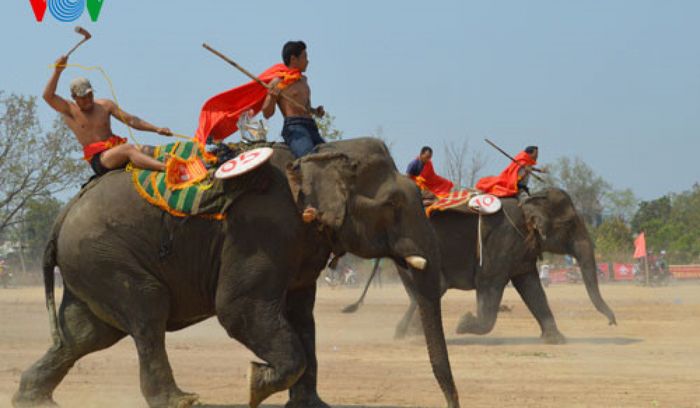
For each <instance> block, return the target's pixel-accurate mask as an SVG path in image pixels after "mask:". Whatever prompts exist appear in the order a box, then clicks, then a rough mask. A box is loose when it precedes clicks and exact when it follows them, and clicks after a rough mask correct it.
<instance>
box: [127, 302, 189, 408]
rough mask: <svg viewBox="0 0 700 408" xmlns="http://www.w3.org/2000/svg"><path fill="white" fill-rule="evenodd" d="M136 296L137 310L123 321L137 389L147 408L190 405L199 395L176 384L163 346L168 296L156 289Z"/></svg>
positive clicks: (185, 407)
mask: <svg viewBox="0 0 700 408" xmlns="http://www.w3.org/2000/svg"><path fill="white" fill-rule="evenodd" d="M140 296H141V297H140V299H139V305H138V306H137V308H138V310H139V312H138V313H137V314H135V315H133V314H132V315H130V316H128V317H125V319H126V321H125V323H123V324H124V325H125V326H126V327H127V330H128V331H129V334H130V335H131V337H132V338H133V339H134V344H135V345H136V351H137V353H138V357H139V378H140V383H141V393H142V394H143V396H144V398H145V399H146V402H147V403H148V406H149V407H151V408H166V407H167V408H187V407H190V406H192V405H194V404H195V403H196V402H197V400H198V399H199V397H198V396H197V394H192V393H186V392H184V391H182V390H180V388H178V386H177V384H176V383H175V378H174V377H173V370H172V367H171V366H170V361H169V360H168V354H167V351H166V349H165V331H166V324H167V317H168V311H169V301H168V297H167V295H166V294H165V293H163V291H160V290H158V291H153V292H149V293H141V294H140ZM132 307H133V306H132ZM122 316H124V314H122Z"/></svg>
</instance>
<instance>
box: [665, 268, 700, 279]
mask: <svg viewBox="0 0 700 408" xmlns="http://www.w3.org/2000/svg"><path fill="white" fill-rule="evenodd" d="M669 271H670V272H671V275H673V277H674V278H676V279H700V265H671V266H670V267H669Z"/></svg>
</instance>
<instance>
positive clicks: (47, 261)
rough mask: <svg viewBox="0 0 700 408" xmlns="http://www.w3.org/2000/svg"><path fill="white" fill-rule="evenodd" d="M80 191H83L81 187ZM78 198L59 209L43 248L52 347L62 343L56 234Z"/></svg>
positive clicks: (78, 196) (45, 291)
mask: <svg viewBox="0 0 700 408" xmlns="http://www.w3.org/2000/svg"><path fill="white" fill-rule="evenodd" d="M82 191H85V188H83V190H81V193H82ZM79 198H80V194H78V195H77V196H75V197H73V199H71V200H70V201H69V202H68V204H66V206H65V207H64V208H63V210H61V212H60V213H59V214H58V217H57V218H56V220H55V221H54V224H53V228H52V230H51V235H50V237H49V241H48V242H47V243H46V248H44V259H43V273H44V293H45V297H46V310H47V311H48V313H49V326H50V327H51V338H52V339H53V344H54V347H60V346H61V344H62V339H63V335H62V333H61V327H60V326H59V324H58V316H57V314H56V297H55V294H54V283H55V282H54V281H55V275H54V270H55V269H56V266H57V265H58V260H57V259H58V235H59V232H60V231H61V226H63V221H64V220H65V219H66V216H67V215H68V212H69V210H70V209H71V208H72V207H73V205H74V204H75V203H76V202H77V201H78V199H79Z"/></svg>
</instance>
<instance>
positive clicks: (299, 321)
mask: <svg viewBox="0 0 700 408" xmlns="http://www.w3.org/2000/svg"><path fill="white" fill-rule="evenodd" d="M315 301H316V285H314V286H312V287H309V288H306V289H301V290H295V291H290V292H288V293H287V318H288V319H289V323H290V324H291V325H292V328H293V330H294V331H296V333H297V335H298V336H299V339H301V343H302V347H303V348H304V354H305V355H306V370H304V374H302V376H301V377H300V378H299V380H297V382H296V383H295V384H294V385H292V387H291V388H290V389H289V402H287V404H286V405H285V407H286V408H302V407H308V408H330V406H329V405H328V404H326V403H325V402H323V401H322V400H321V398H320V397H319V396H318V391H317V388H316V387H317V379H318V362H317V360H316V323H315V322H314V314H313V312H314V303H315Z"/></svg>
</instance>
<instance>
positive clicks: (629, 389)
mask: <svg viewBox="0 0 700 408" xmlns="http://www.w3.org/2000/svg"><path fill="white" fill-rule="evenodd" d="M42 292H43V291H42V289H41V288H28V289H27V288H25V289H9V290H2V289H0V407H7V406H10V397H11V395H12V393H13V392H14V391H15V390H16V388H17V385H18V379H19V375H20V372H21V370H22V369H24V368H26V367H27V366H29V365H30V364H31V363H32V362H34V361H35V360H36V359H37V358H38V357H39V356H40V355H41V354H43V352H44V351H45V350H46V348H47V347H48V346H49V331H48V319H47V316H46V312H45V309H44V304H43V293H42ZM358 293H359V289H339V290H332V289H328V288H324V289H321V290H320V292H319V299H318V301H317V311H316V316H317V326H318V356H319V365H320V373H319V377H320V378H319V390H320V393H321V395H322V397H323V398H324V399H325V400H326V401H327V402H328V403H330V404H332V405H334V406H341V407H346V406H347V407H361V406H372V407H375V406H376V407H386V408H389V407H423V406H426V407H439V406H443V398H442V394H441V393H440V390H439V389H438V386H437V384H436V382H435V380H434V379H433V376H432V373H431V370H430V366H429V364H428V361H427V352H426V350H425V346H424V344H423V340H422V339H420V338H414V339H412V340H406V341H398V342H396V341H393V340H392V336H393V330H394V325H395V323H396V322H397V321H398V319H399V317H400V316H401V314H402V313H403V310H404V308H405V305H406V304H407V299H406V295H405V294H404V292H403V289H402V288H401V287H399V286H392V287H385V288H384V289H372V290H371V291H370V294H369V297H368V300H367V302H366V305H365V306H364V308H363V309H361V310H360V312H358V313H357V314H355V315H344V314H341V313H339V310H340V309H341V307H342V306H344V305H346V304H348V303H350V302H352V301H353V300H354V299H355V297H356V296H357V294H358ZM547 293H548V295H549V298H550V303H551V304H552V308H553V311H554V314H555V316H556V317H557V319H558V323H559V328H560V330H561V331H562V332H563V333H564V334H565V335H566V336H567V337H568V340H569V343H568V344H566V345H563V346H549V345H544V344H541V343H540V341H539V339H538V336H539V329H538V328H537V325H536V323H535V321H534V319H533V318H532V317H531V316H530V314H529V312H527V310H526V308H525V306H524V305H523V303H522V302H521V301H520V300H519V299H518V298H517V294H516V293H515V291H514V290H513V289H512V288H509V289H507V290H506V295H505V298H504V303H505V304H506V305H509V306H512V307H513V311H512V312H508V313H502V314H501V315H500V317H499V321H498V323H497V325H496V328H495V330H494V332H493V333H491V334H490V335H487V336H483V337H475V336H457V335H454V334H453V333H454V327H455V325H456V322H457V319H458V317H459V316H460V315H461V313H463V312H464V311H465V310H473V309H474V294H473V292H472V293H464V292H457V291H452V292H449V293H448V295H447V296H446V297H445V299H444V300H443V308H444V315H445V318H444V321H445V328H446V331H447V333H448V343H449V348H450V357H451V361H452V368H453V372H454V375H455V380H456V382H457V386H458V388H459V391H460V397H461V401H462V405H463V406H465V407H467V406H471V407H474V406H476V407H524V406H528V407H562V406H567V407H570V406H573V407H584V406H591V407H612V406H615V407H616V406H627V407H700V285H697V284H696V285H682V286H671V287H667V288H653V289H647V288H641V287H636V286H615V285H607V286H604V287H603V296H604V297H605V298H606V299H607V300H608V302H609V304H610V306H611V307H612V308H613V310H614V311H615V312H616V314H617V318H618V322H619V326H617V327H608V325H607V323H606V319H605V318H604V317H603V316H602V315H599V314H597V313H596V312H595V310H594V309H593V306H592V305H591V304H590V302H589V301H588V299H587V298H586V295H585V289H584V288H583V286H580V285H561V286H550V287H549V288H548V289H547ZM167 341H168V352H169V355H170V360H171V362H172V365H173V369H174V372H175V378H176V379H177V381H178V383H179V385H180V387H181V388H183V389H184V390H186V391H190V392H197V393H199V395H200V396H201V401H202V403H203V404H205V406H209V407H212V408H213V407H217V408H233V407H239V406H243V405H245V404H244V403H245V402H246V401H247V380H246V378H245V376H246V371H247V368H248V362H249V361H250V360H251V359H253V355H252V354H251V353H249V352H248V351H247V350H246V349H245V348H244V347H243V346H241V345H240V344H238V343H236V342H235V341H233V340H230V339H229V338H228V337H227V336H226V334H225V332H224V330H223V329H222V328H221V327H220V326H219V325H218V323H217V321H216V320H214V319H210V320H207V321H206V322H204V323H200V324H199V325H197V326H194V327H191V328H188V329H185V330H183V331H181V332H178V333H173V334H170V335H169V336H168V339H167ZM55 399H56V401H57V402H58V403H59V404H61V405H62V406H63V407H101V408H102V407H106V408H116V407H145V403H144V400H143V399H142V397H141V395H140V391H139V380H138V362H137V359H136V352H135V349H134V346H133V342H132V341H130V340H129V339H125V340H122V341H121V342H120V343H118V344H117V345H116V346H114V347H112V348H111V349H109V350H105V351H102V352H99V353H96V354H92V355H90V356H88V357H86V358H84V359H83V360H81V361H79V362H78V363H77V364H76V366H75V367H74V368H73V370H72V371H71V372H70V374H69V375H68V376H67V377H66V379H65V380H64V381H63V383H62V384H61V385H60V386H59V388H58V390H57V392H56V393H55ZM266 402H267V403H268V404H270V405H271V406H278V405H280V404H284V402H286V395H283V394H277V395H275V396H273V397H272V398H271V399H269V400H268V401H266Z"/></svg>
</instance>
